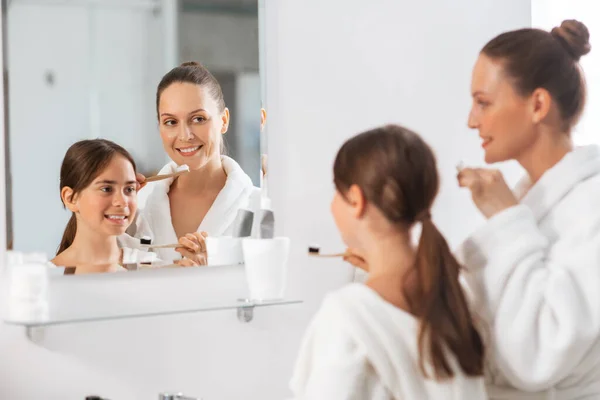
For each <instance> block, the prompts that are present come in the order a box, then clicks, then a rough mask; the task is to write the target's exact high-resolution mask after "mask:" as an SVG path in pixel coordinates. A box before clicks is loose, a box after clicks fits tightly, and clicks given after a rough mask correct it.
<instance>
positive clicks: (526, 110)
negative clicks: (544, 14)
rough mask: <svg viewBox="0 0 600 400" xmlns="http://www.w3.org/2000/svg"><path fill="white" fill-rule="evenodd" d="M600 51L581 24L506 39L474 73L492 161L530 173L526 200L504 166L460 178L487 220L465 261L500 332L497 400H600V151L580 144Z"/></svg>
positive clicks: (468, 171) (474, 112)
mask: <svg viewBox="0 0 600 400" xmlns="http://www.w3.org/2000/svg"><path fill="white" fill-rule="evenodd" d="M589 51H590V44H589V32H588V29H587V28H586V26H585V25H584V24H582V23H581V22H578V21H574V20H570V21H564V22H563V23H562V24H561V26H560V27H557V28H554V29H553V30H552V31H551V32H546V31H542V30H538V29H521V30H517V31H511V32H506V33H503V34H501V35H499V36H497V37H496V38H494V39H492V40H491V41H490V42H489V43H487V44H486V45H485V47H484V48H483V50H482V51H481V54H480V55H479V59H478V60H477V63H476V64H475V67H474V70H473V79H472V84H471V92H472V97H473V105H472V109H471V113H470V115H469V121H468V124H469V127H470V128H472V129H476V130H478V132H479V136H480V137H481V139H482V147H483V149H484V151H485V160H486V162H487V163H490V164H491V163H496V162H501V161H506V160H516V161H518V162H519V164H520V165H521V166H522V167H523V168H524V169H525V171H526V172H527V174H526V176H525V178H524V179H523V180H522V182H521V183H520V184H519V185H518V187H519V189H518V190H517V191H515V192H513V191H511V190H510V189H509V187H508V186H507V184H506V183H505V181H504V179H503V177H502V174H501V173H500V172H499V171H496V170H490V169H478V168H464V169H462V170H461V171H460V172H459V174H458V183H459V185H460V186H461V187H464V188H467V189H468V190H470V192H471V195H472V198H473V202H474V203H475V205H476V206H477V207H478V208H479V210H480V211H481V212H482V213H483V215H484V216H485V217H486V218H487V223H486V224H485V225H484V226H483V227H481V228H480V229H479V230H477V231H476V232H475V233H474V234H473V235H472V236H471V237H470V238H469V239H468V240H467V241H466V242H465V243H464V244H463V245H462V246H461V248H460V250H459V252H458V255H459V259H460V260H461V261H462V263H463V264H464V265H465V267H466V270H467V273H465V278H467V281H468V287H469V289H470V290H471V292H472V294H473V296H474V299H473V300H474V301H473V304H474V305H477V307H478V308H479V310H478V312H479V314H480V315H481V316H482V317H483V319H484V321H486V322H487V324H486V325H487V327H488V328H489V329H488V334H489V337H488V338H487V344H488V354H489V361H490V362H489V367H490V368H489V373H488V374H487V380H488V393H489V396H490V398H491V399H525V398H526V399H550V398H552V399H565V400H567V399H598V398H600V298H599V296H600V208H599V207H598V199H599V198H600V148H599V147H598V146H585V147H576V146H574V144H573V140H572V137H571V132H572V129H573V126H574V125H575V124H576V123H577V120H578V119H579V117H580V115H581V113H582V112H583V108H584V105H585V99H586V85H585V80H584V76H583V71H582V69H581V67H580V65H579V58H580V57H581V56H583V55H585V54H587V53H588V52H589ZM526 392H527V393H526ZM529 392H533V393H529Z"/></svg>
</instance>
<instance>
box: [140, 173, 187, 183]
mask: <svg viewBox="0 0 600 400" xmlns="http://www.w3.org/2000/svg"><path fill="white" fill-rule="evenodd" d="M185 172H187V171H179V172H174V173H172V174H165V175H154V176H151V177H149V178H146V182H156V181H161V180H163V179H169V178H175V177H177V176H179V175H181V174H183V173H185Z"/></svg>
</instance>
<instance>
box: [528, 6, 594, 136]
mask: <svg viewBox="0 0 600 400" xmlns="http://www.w3.org/2000/svg"><path fill="white" fill-rule="evenodd" d="M531 17H532V19H531V20H532V26H534V27H536V28H541V29H546V30H550V29H552V28H554V27H555V26H559V25H560V23H561V22H562V21H563V20H565V19H577V20H579V21H581V22H583V23H584V24H586V26H587V27H588V29H589V31H590V43H591V45H592V51H591V52H590V53H589V54H587V55H585V56H583V57H582V58H581V66H582V68H583V70H584V73H585V78H586V82H587V89H588V99H587V105H586V108H585V111H584V113H583V115H582V118H581V121H580V122H579V124H578V125H577V126H576V128H575V130H574V135H573V139H574V140H575V142H576V143H577V144H582V145H583V144H591V143H595V144H599V143H600V114H599V113H598V112H597V110H598V108H600V47H598V46H600V36H598V35H599V34H600V17H599V16H598V3H596V2H593V1H589V0H571V1H561V0H532V1H531Z"/></svg>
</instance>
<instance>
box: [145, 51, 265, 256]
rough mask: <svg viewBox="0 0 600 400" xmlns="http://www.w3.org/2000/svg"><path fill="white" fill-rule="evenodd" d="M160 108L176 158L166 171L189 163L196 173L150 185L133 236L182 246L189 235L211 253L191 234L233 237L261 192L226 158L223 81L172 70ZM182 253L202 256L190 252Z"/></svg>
mask: <svg viewBox="0 0 600 400" xmlns="http://www.w3.org/2000/svg"><path fill="white" fill-rule="evenodd" d="M156 108H157V113H158V122H159V126H160V136H161V138H162V141H163V146H164V148H165V151H166V152H167V154H168V155H169V157H170V158H171V160H172V162H170V163H169V164H167V165H166V166H165V167H164V168H163V169H162V170H161V171H160V173H161V174H163V173H171V172H174V171H175V169H176V168H177V166H180V165H183V164H186V165H188V167H189V168H190V172H189V173H186V174H184V175H181V176H179V177H178V178H176V179H169V180H164V181H158V182H153V183H149V184H148V185H147V186H146V187H145V188H144V189H143V190H142V191H141V192H140V206H141V208H142V207H143V210H142V211H141V218H140V219H139V220H138V221H136V225H135V226H134V227H133V231H134V232H133V233H134V234H135V235H136V236H138V237H139V236H142V235H149V236H151V237H152V239H153V242H154V243H156V244H165V243H176V242H177V238H183V240H185V238H186V235H188V238H189V239H190V242H186V244H187V245H188V246H190V247H194V246H195V247H196V248H198V249H200V250H205V249H203V247H204V245H203V242H202V241H195V240H194V237H191V236H189V234H190V233H193V232H204V233H207V234H208V235H210V236H221V235H228V234H230V233H231V229H232V223H233V221H234V219H235V216H236V214H237V210H238V209H239V208H240V207H249V208H250V209H255V208H258V206H259V205H260V190H259V189H258V188H255V187H254V186H253V184H252V181H251V179H250V177H249V176H248V175H247V174H246V173H245V172H244V171H243V170H242V169H241V167H240V166H239V165H238V164H237V163H236V162H235V161H234V160H233V159H231V158H229V157H226V156H223V155H221V153H222V149H223V137H222V136H223V135H224V134H225V133H226V132H227V127H228V125H229V110H228V109H227V108H226V107H225V102H224V99H223V93H222V91H221V86H220V85H219V82H217V80H216V79H215V78H214V77H213V76H212V74H211V73H210V72H209V71H208V70H207V69H206V68H204V67H203V66H201V65H200V64H197V63H194V62H187V63H184V64H182V65H181V66H179V67H176V68H174V69H172V70H171V71H170V72H168V73H167V74H166V75H165V76H164V77H163V78H162V80H161V82H160V83H159V85H158V89H157V93H156ZM142 181H143V179H142ZM182 243H183V242H182ZM179 252H180V253H181V254H182V255H183V256H185V257H186V258H194V257H196V256H195V254H192V253H189V252H187V251H186V250H185V249H183V250H179ZM157 253H158V254H159V256H160V258H161V259H165V260H169V259H175V258H177V257H178V256H179V254H177V253H176V252H175V251H173V250H171V249H157Z"/></svg>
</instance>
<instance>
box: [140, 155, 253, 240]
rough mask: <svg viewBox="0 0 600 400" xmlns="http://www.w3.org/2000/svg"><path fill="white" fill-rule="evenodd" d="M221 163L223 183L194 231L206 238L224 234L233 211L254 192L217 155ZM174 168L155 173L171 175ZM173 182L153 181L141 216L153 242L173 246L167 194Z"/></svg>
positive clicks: (235, 167) (238, 172)
mask: <svg viewBox="0 0 600 400" xmlns="http://www.w3.org/2000/svg"><path fill="white" fill-rule="evenodd" d="M221 162H222V164H223V169H224V171H225V173H226V174H227V181H226V182H225V186H224V187H223V189H221V191H220V192H219V194H218V195H217V198H216V199H215V201H214V202H213V204H212V206H211V207H210V209H209V210H208V212H207V213H206V216H205V217H204V219H203V220H202V223H201V224H200V226H199V227H198V230H197V231H199V232H200V231H205V232H208V234H209V235H210V236H221V235H223V234H224V233H225V231H226V230H227V229H228V228H229V227H230V226H231V224H232V223H233V220H234V219H235V216H236V214H237V210H238V209H239V208H240V207H243V206H245V204H244V203H246V202H247V201H248V198H249V197H250V195H251V194H252V192H253V191H254V190H255V189H256V188H255V187H254V186H253V184H252V180H251V179H250V177H249V176H248V175H247V174H246V173H245V172H244V171H243V170H242V168H241V167H240V166H239V164H238V163H237V162H235V161H234V160H233V159H231V158H229V157H226V156H221ZM176 168H177V164H175V163H174V162H171V163H169V164H167V165H165V166H164V167H163V168H162V169H161V170H160V172H159V174H168V173H173V172H175V170H176ZM173 180H174V179H165V180H163V181H158V182H154V183H152V184H151V185H153V187H152V188H148V189H151V191H150V193H149V195H148V198H147V202H146V204H145V207H144V211H143V215H144V217H145V218H146V219H147V220H148V223H149V226H150V227H151V228H152V236H153V242H154V243H176V242H177V240H178V238H177V235H176V234H175V229H174V228H173V223H172V221H171V207H170V201H169V195H168V194H169V190H170V189H171V184H172V183H173ZM142 192H143V190H142ZM136 236H137V235H136Z"/></svg>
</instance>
